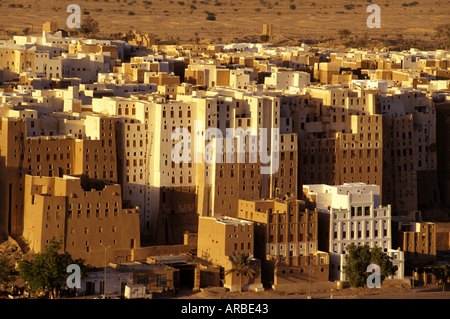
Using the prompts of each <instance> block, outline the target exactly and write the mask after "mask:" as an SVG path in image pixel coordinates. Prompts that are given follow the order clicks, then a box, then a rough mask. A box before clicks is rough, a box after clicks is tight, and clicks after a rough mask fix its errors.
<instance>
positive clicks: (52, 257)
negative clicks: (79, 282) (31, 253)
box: [19, 237, 87, 298]
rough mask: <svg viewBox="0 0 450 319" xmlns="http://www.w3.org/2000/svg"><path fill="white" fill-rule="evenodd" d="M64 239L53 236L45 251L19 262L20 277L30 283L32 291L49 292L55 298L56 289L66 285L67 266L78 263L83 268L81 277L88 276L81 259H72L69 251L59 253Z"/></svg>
mask: <svg viewBox="0 0 450 319" xmlns="http://www.w3.org/2000/svg"><path fill="white" fill-rule="evenodd" d="M61 247H62V240H59V241H56V239H55V237H53V238H52V239H51V241H50V245H49V246H47V247H46V251H45V253H37V254H36V255H35V258H34V260H33V261H28V260H22V261H21V262H20V263H19V269H20V277H21V278H22V279H23V280H24V281H25V282H26V283H27V284H28V286H29V287H30V290H31V292H32V293H38V292H44V293H46V292H49V293H50V298H53V296H54V295H53V292H54V290H55V289H59V288H61V287H63V286H64V285H66V281H67V278H68V276H69V275H70V274H69V273H67V267H68V266H69V265H70V264H77V265H79V266H80V268H81V277H82V278H86V277H87V274H86V268H85V266H84V261H83V260H81V259H76V260H74V259H72V256H71V255H70V254H69V253H68V252H64V253H59V252H58V251H59V250H60V249H61Z"/></svg>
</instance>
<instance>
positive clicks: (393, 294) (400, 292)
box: [153, 285, 450, 299]
mask: <svg viewBox="0 0 450 319" xmlns="http://www.w3.org/2000/svg"><path fill="white" fill-rule="evenodd" d="M307 296H308V293H282V292H277V291H273V290H272V289H270V288H269V289H266V290H265V291H264V292H249V291H245V292H242V293H237V292H236V293H234V292H233V293H231V292H223V291H220V290H218V289H214V288H210V289H208V288H205V289H203V291H196V292H193V291H191V290H188V289H181V290H180V291H179V292H178V294H177V295H176V296H173V295H172V293H171V292H165V293H155V294H154V297H153V299H307ZM311 297H312V299H374V298H376V299H379V298H382V299H450V289H449V288H448V287H447V288H446V291H445V292H442V286H437V285H428V286H426V287H423V286H422V287H414V288H410V287H383V288H380V289H376V288H373V289H368V288H366V291H365V294H364V292H363V290H362V288H360V289H356V288H346V289H342V290H338V291H331V290H327V291H324V290H321V291H312V292H311Z"/></svg>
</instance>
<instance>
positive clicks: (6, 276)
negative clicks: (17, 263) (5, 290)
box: [0, 257, 17, 286]
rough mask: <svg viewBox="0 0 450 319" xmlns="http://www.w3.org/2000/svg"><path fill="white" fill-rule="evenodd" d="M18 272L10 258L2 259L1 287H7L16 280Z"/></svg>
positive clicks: (0, 271) (0, 261) (0, 266)
mask: <svg viewBox="0 0 450 319" xmlns="http://www.w3.org/2000/svg"><path fill="white" fill-rule="evenodd" d="M16 277H17V276H16V270H15V269H14V265H13V264H11V262H10V260H9V258H7V257H3V258H0V286H1V285H4V286H7V285H9V284H10V283H12V282H13V281H14V280H15V279H16Z"/></svg>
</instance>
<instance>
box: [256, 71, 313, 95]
mask: <svg viewBox="0 0 450 319" xmlns="http://www.w3.org/2000/svg"><path fill="white" fill-rule="evenodd" d="M310 77H311V76H310V74H309V73H306V72H302V71H292V70H287V69H284V68H272V74H271V75H270V77H266V78H265V79H264V84H266V85H267V86H268V87H272V88H275V89H277V90H289V87H291V86H293V87H297V88H299V89H302V88H304V87H305V86H308V85H309V84H310Z"/></svg>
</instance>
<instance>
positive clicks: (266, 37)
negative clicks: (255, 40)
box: [259, 34, 270, 42]
mask: <svg viewBox="0 0 450 319" xmlns="http://www.w3.org/2000/svg"><path fill="white" fill-rule="evenodd" d="M259 39H260V40H261V41H262V42H267V41H269V39H270V37H269V36H268V35H267V34H262V35H261V36H260V37H259Z"/></svg>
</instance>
